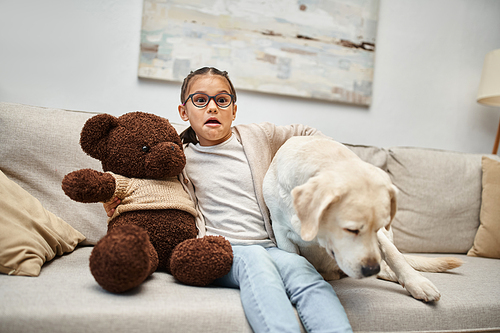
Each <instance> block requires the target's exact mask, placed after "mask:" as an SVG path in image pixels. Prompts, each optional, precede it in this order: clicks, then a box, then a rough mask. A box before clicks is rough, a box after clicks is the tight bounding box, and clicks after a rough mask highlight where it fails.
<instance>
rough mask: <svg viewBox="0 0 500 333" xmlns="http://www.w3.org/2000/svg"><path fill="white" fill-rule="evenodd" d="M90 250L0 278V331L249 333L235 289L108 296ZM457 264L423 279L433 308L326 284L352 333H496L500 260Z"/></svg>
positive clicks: (377, 287)
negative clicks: (433, 296) (433, 297)
mask: <svg viewBox="0 0 500 333" xmlns="http://www.w3.org/2000/svg"><path fill="white" fill-rule="evenodd" d="M91 250H92V247H78V248H77V249H76V250H75V251H74V252H73V253H71V254H70V255H67V256H62V257H57V258H55V259H54V260H52V261H51V262H49V263H47V264H45V266H44V268H43V270H42V272H41V274H40V276H39V277H37V278H36V279H28V278H23V277H12V276H7V275H0V285H1V288H0V299H3V300H9V302H0V318H2V320H1V321H0V332H35V331H36V332H39V333H44V332H54V333H57V332H72V333H79V332H139V331H140V332H151V333H154V332H165V330H167V331H169V332H183V333H190V332H196V333H198V332H201V331H203V332H208V333H211V332H214V333H215V332H220V333H224V332H228V333H229V332H231V333H232V332H251V328H250V327H249V325H248V324H247V321H246V318H245V314H244V312H243V308H242V306H241V302H240V298H239V291H238V290H236V289H228V288H219V287H212V286H209V287H204V288H200V287H190V286H185V285H182V284H179V283H177V282H175V280H174V279H173V278H172V276H171V275H169V274H166V273H160V272H156V273H154V274H153V275H152V276H151V277H150V278H149V279H148V280H146V282H145V283H144V284H143V285H141V286H140V287H139V288H138V289H136V290H133V291H130V292H127V293H125V294H120V295H116V294H111V293H108V292H106V291H104V290H103V289H101V288H100V287H99V286H98V285H97V284H96V283H95V281H94V279H93V277H92V275H91V274H90V272H89V269H88V258H89V256H90V252H91ZM433 256H434V255H433ZM457 257H458V258H461V259H463V260H465V261H466V264H465V265H464V266H462V267H459V268H458V269H456V270H455V271H453V272H451V273H435V274H431V273H424V275H425V276H426V277H428V278H430V279H431V280H432V281H433V283H434V284H435V285H436V286H437V287H438V288H439V289H440V291H441V294H442V297H441V300H440V301H439V302H438V303H436V304H426V303H423V302H420V301H417V300H415V299H414V298H412V297H411V296H409V294H408V293H407V291H406V290H405V289H403V288H402V287H401V286H400V285H398V284H396V283H392V282H387V281H383V280H378V279H376V278H368V279H363V280H356V279H351V278H344V279H341V280H338V281H332V282H331V284H332V285H333V287H334V289H335V291H336V293H337V295H338V296H339V299H340V301H341V302H342V304H343V305H344V307H345V309H346V312H347V315H348V317H349V319H350V321H351V325H352V327H353V329H354V331H355V332H416V331H425V332H458V331H464V332H482V331H491V330H493V329H495V328H496V329H497V330H500V317H499V316H498V313H500V303H498V299H500V288H498V277H499V276H500V260H496V259H487V258H477V257H466V256H465V255H458V256H457ZM33 295H36V297H33ZM27 318H30V319H29V320H27ZM485 327H488V329H487V330H484V328H485Z"/></svg>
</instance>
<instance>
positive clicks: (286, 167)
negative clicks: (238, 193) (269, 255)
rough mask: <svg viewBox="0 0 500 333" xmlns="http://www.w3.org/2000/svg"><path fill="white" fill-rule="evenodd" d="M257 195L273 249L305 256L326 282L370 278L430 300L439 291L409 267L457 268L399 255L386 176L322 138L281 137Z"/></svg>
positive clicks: (444, 261)
mask: <svg viewBox="0 0 500 333" xmlns="http://www.w3.org/2000/svg"><path fill="white" fill-rule="evenodd" d="M263 190H264V198H265V200H266V204H267V206H268V207H269V210H270V212H271V219H272V221H273V230H274V233H275V236H276V240H277V242H278V247H280V248H282V249H284V250H286V251H289V252H295V253H299V254H301V255H303V256H304V257H306V258H307V259H308V260H309V261H310V262H311V263H312V264H313V265H314V267H316V269H317V270H318V272H319V273H321V274H322V275H323V277H324V278H325V279H326V280H333V279H339V278H341V277H342V276H344V274H343V273H345V274H347V275H348V276H350V277H353V278H363V277H368V276H372V275H376V274H378V277H380V278H382V279H386V280H390V281H395V282H399V283H400V284H401V285H402V286H403V287H405V288H406V289H407V290H408V292H410V294H411V295H412V296H413V297H415V298H417V299H420V300H423V301H425V302H430V301H437V300H439V298H440V294H439V291H438V290H437V288H436V287H435V286H434V284H433V283H432V282H431V281H429V280H428V279H427V278H425V277H423V276H422V275H421V274H420V273H418V272H417V271H416V270H415V269H418V270H421V271H427V272H443V271H446V270H448V269H451V268H455V267H458V266H460V265H461V261H460V260H458V259H455V258H424V257H418V256H414V257H410V256H403V255H402V254H401V253H400V252H399V251H398V249H397V248H396V247H395V246H394V244H393V242H392V232H391V229H390V225H391V221H392V219H393V218H394V215H395V214H396V210H397V199H396V197H397V192H398V191H397V189H396V187H395V186H394V185H393V184H392V183H391V180H390V178H389V176H388V175H387V173H385V172H384V171H382V170H381V169H379V168H377V167H375V166H373V165H371V164H369V163H366V162H364V161H362V160H361V159H360V158H359V157H358V156H357V155H356V154H354V153H353V152H352V151H351V150H349V149H348V148H347V147H345V146H344V145H342V144H340V143H338V142H335V141H333V140H330V139H328V138H325V137H319V136H300V137H293V138H291V139H289V140H288V141H287V142H286V143H285V144H284V145H283V146H282V147H281V148H280V149H279V151H278V152H277V154H276V156H275V157H274V159H273V161H272V163H271V166H270V167H269V170H268V172H267V174H266V177H265V179H264V187H263ZM325 250H326V251H325Z"/></svg>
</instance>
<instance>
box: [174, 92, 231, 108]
mask: <svg viewBox="0 0 500 333" xmlns="http://www.w3.org/2000/svg"><path fill="white" fill-rule="evenodd" d="M233 98H234V96H233V95H231V94H228V93H220V94H217V95H215V96H209V95H207V94H204V93H194V94H191V95H189V96H188V98H186V101H184V103H183V104H182V105H186V103H187V101H188V100H189V99H191V102H193V105H194V106H196V107H197V108H200V109H201V108H204V107H205V106H207V105H208V103H210V100H211V99H213V100H214V102H215V104H217V106H218V107H220V108H223V109H225V108H227V107H228V106H229V105H231V103H232V102H233Z"/></svg>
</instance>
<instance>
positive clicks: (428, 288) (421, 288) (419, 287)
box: [401, 273, 441, 302]
mask: <svg viewBox="0 0 500 333" xmlns="http://www.w3.org/2000/svg"><path fill="white" fill-rule="evenodd" d="M401 284H402V285H403V287H405V288H406V290H408V292H409V293H410V294H411V295H412V296H413V297H415V298H416V299H419V300H422V301H424V302H437V301H439V299H440V298H441V294H440V293H439V290H438V289H437V288H436V286H435V285H434V284H433V283H432V282H431V281H429V279H427V278H425V277H423V276H422V275H420V274H418V273H417V274H414V275H413V276H412V277H411V278H410V279H408V280H407V281H406V283H401Z"/></svg>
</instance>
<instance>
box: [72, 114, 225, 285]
mask: <svg viewBox="0 0 500 333" xmlns="http://www.w3.org/2000/svg"><path fill="white" fill-rule="evenodd" d="M80 145H81V148H82V149H83V151H84V152H85V153H87V154H88V155H90V156H91V157H93V158H96V159H98V160H99V161H101V164H102V169H103V171H104V172H100V171H97V170H93V169H81V170H77V171H73V172H71V173H69V174H67V175H66V176H65V177H64V179H63V181H62V188H63V190H64V192H65V193H66V195H67V196H69V197H70V198H71V199H73V200H75V201H78V202H83V203H89V202H106V201H109V200H110V199H112V198H114V197H118V198H120V199H121V204H120V205H119V206H118V207H117V209H116V210H115V213H114V215H113V216H112V217H110V218H109V219H108V231H107V234H106V235H105V236H104V237H103V238H102V239H100V240H99V241H98V242H97V244H96V245H95V247H94V248H93V250H92V253H91V255H90V258H89V261H90V271H91V273H92V275H93V276H94V278H95V280H96V281H97V283H98V284H99V285H100V286H101V287H102V288H104V289H105V290H107V291H110V292H113V293H121V292H124V291H127V290H130V289H132V288H135V287H137V286H139V285H140V284H141V283H142V282H143V281H144V280H146V278H148V277H149V276H150V275H151V274H152V273H153V272H155V271H165V272H167V273H171V274H172V275H173V276H174V277H175V278H176V279H177V280H178V281H180V282H182V283H184V284H188V285H194V286H205V285H208V284H210V283H211V282H213V281H214V280H215V279H217V278H220V277H222V276H224V275H225V274H227V273H228V272H229V270H230V268H231V265H232V260H233V254H232V249H231V245H230V244H229V242H228V241H227V240H226V239H225V238H223V237H220V236H205V237H203V238H197V234H198V233H197V228H196V222H195V216H196V214H197V213H196V210H195V207H194V204H193V201H192V200H191V199H190V197H189V195H188V193H187V192H186V191H184V188H183V186H182V184H181V183H180V181H179V180H178V178H177V176H178V175H179V174H180V173H181V172H182V170H183V169H184V166H185V164H186V157H185V155H184V151H183V146H182V142H181V139H180V137H179V135H178V134H177V132H176V130H175V128H174V127H173V126H172V125H171V124H170V123H169V121H168V120H167V119H165V118H162V117H159V116H157V115H154V114H150V113H146V112H130V113H126V114H124V115H122V116H120V117H115V116H112V115H109V114H99V115H96V116H94V117H91V118H89V119H88V120H87V122H86V123H85V125H84V127H83V129H82V132H81V135H80Z"/></svg>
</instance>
